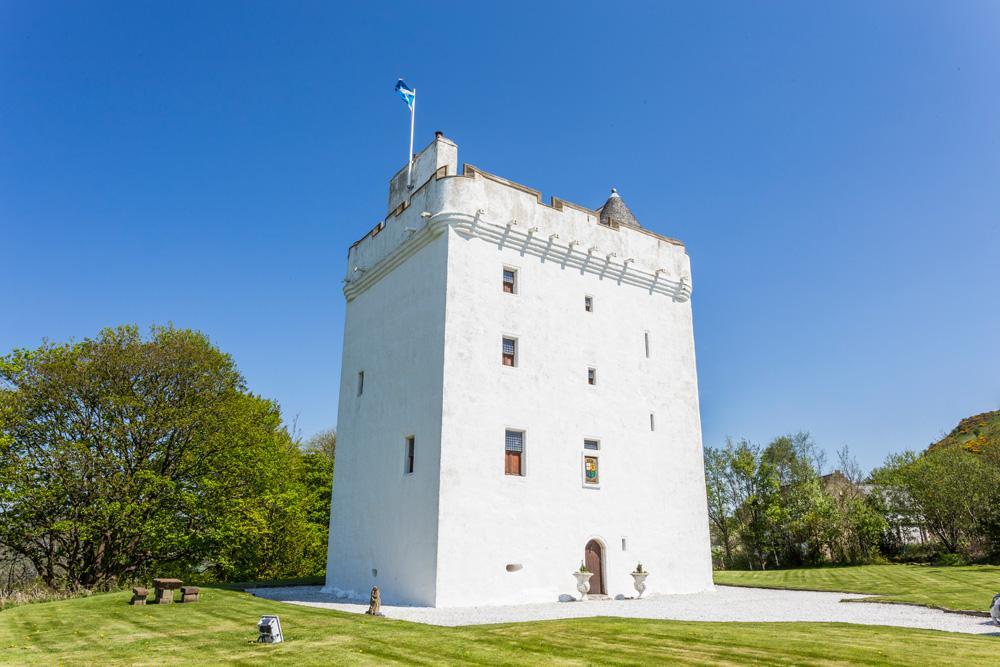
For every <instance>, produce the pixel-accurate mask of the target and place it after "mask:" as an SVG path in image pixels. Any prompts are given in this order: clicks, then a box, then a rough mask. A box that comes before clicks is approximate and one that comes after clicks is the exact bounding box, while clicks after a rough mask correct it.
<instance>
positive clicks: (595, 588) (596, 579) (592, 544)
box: [584, 540, 607, 595]
mask: <svg viewBox="0 0 1000 667" xmlns="http://www.w3.org/2000/svg"><path fill="white" fill-rule="evenodd" d="M584 561H585V562H586V563H587V569H588V570H590V571H591V572H593V574H592V575H591V576H590V594H591V595H597V594H600V595H606V594H607V591H605V590H604V548H603V547H601V543H600V542H598V541H597V540H591V541H589V542H587V548H586V549H585V550H584Z"/></svg>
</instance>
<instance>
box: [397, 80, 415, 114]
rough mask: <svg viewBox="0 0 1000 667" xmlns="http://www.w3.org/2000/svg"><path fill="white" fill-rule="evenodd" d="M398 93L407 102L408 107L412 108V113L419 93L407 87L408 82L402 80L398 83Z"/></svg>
mask: <svg viewBox="0 0 1000 667" xmlns="http://www.w3.org/2000/svg"><path fill="white" fill-rule="evenodd" d="M396 92H397V93H399V96H400V97H402V98H403V101H404V102H406V106H408V107H410V111H412V110H413V99H414V98H415V97H416V96H417V93H416V92H415V91H414V90H413V89H412V88H410V87H409V86H408V85H406V82H405V81H403V80H402V79H400V80H399V81H397V82H396Z"/></svg>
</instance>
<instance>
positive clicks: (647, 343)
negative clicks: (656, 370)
mask: <svg viewBox="0 0 1000 667" xmlns="http://www.w3.org/2000/svg"><path fill="white" fill-rule="evenodd" d="M645 335H646V358H647V359H649V332H648V331H647V332H646V334H645Z"/></svg>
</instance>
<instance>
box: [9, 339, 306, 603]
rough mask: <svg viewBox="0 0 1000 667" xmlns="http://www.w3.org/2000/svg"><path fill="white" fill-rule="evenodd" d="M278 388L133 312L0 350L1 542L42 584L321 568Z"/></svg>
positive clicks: (298, 461)
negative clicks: (137, 321)
mask: <svg viewBox="0 0 1000 667" xmlns="http://www.w3.org/2000/svg"><path fill="white" fill-rule="evenodd" d="M302 465H303V464H302V461H301V454H300V452H299V450H298V448H297V447H295V446H294V443H293V442H292V441H291V438H290V437H289V435H288V433H287V431H286V430H285V428H284V427H283V426H282V422H281V415H280V412H279V409H278V407H277V405H276V404H274V403H273V402H271V401H268V400H265V399H263V398H260V397H258V396H255V395H253V394H251V393H250V392H248V391H247V389H246V385H245V382H244V380H243V377H242V376H241V375H240V373H239V372H238V371H237V369H236V367H235V364H234V363H233V360H232V358H231V357H229V356H228V355H226V354H224V353H223V352H221V351H220V350H218V349H217V348H216V347H214V346H213V345H211V343H210V342H209V340H208V339H207V338H206V337H205V336H204V335H203V334H200V333H198V332H195V331H190V330H183V329H175V328H173V327H153V328H152V329H151V331H150V334H149V336H148V338H147V339H144V338H143V337H142V336H141V335H140V332H139V330H138V328H137V327H134V326H123V327H118V328H116V329H105V330H103V331H102V332H101V333H100V335H98V336H97V337H96V338H94V339H86V340H83V341H81V342H78V343H68V344H52V343H45V344H43V345H42V346H41V347H39V348H38V349H34V350H26V349H19V350H15V351H14V352H12V353H11V354H9V355H7V356H5V357H2V358H0V547H3V548H5V549H7V550H8V551H10V552H11V553H14V554H16V555H18V556H21V557H24V558H26V559H28V560H29V561H30V562H31V564H32V565H33V567H34V568H35V569H36V570H37V571H38V573H39V575H40V576H41V577H42V578H43V580H44V581H45V582H46V583H48V584H49V585H50V586H57V585H59V584H64V585H66V586H68V587H70V588H77V587H88V588H90V587H101V586H108V585H111V584H114V583H115V582H120V581H123V580H127V579H131V578H136V577H138V576H141V575H144V574H146V573H149V572H151V571H154V570H156V571H158V572H163V571H167V570H172V571H190V570H192V569H196V568H197V569H201V568H204V567H209V568H211V569H214V571H215V572H216V573H218V574H219V575H220V576H242V575H257V574H260V573H262V572H265V573H268V574H275V575H277V574H281V575H288V574H298V573H304V571H309V572H311V571H313V570H315V569H316V561H317V559H319V560H322V556H320V555H318V554H319V553H321V552H322V546H317V545H322V544H324V543H325V533H324V534H319V533H321V532H322V531H316V530H315V529H314V528H312V527H310V526H309V525H305V524H307V523H308V522H307V521H306V519H305V513H306V510H307V505H308V503H307V502H306V500H305V499H304V496H305V495H306V494H305V493H304V484H303V483H302V482H301V478H302V475H301V468H302Z"/></svg>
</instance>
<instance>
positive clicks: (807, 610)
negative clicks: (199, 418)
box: [247, 586, 1000, 636]
mask: <svg viewBox="0 0 1000 667" xmlns="http://www.w3.org/2000/svg"><path fill="white" fill-rule="evenodd" d="M247 592H248V593H251V594H253V595H256V596H257V597H260V598H266V599H269V600H276V601H280V602H288V603H291V604H300V605H305V606H309V607H323V608H325V609H336V610H338V611H347V612H354V613H358V614H360V613H364V611H365V610H366V609H368V605H367V604H361V603H355V602H345V601H344V600H338V599H336V598H334V597H332V596H331V595H328V594H325V593H323V592H322V591H321V590H320V587H319V586H292V587H288V588H251V589H248V590H247ZM865 597H867V596H864V595H857V594H855V593H815V592H811V591H789V590H776V589H766V588H735V587H731V586H717V587H716V590H715V592H712V593H694V594H689V595H662V596H653V597H649V598H645V599H641V600H588V601H585V602H548V603H543V604H529V605H514V606H497V607H450V608H434V607H394V606H388V605H382V612H383V613H384V614H385V615H386V616H387V617H389V618H397V619H401V620H406V621H415V622H417V623H428V624H430V625H448V626H456V625H479V624H484V623H510V622H518V621H541V620H549V619H558V618H580V617H586V616H622V617H627V618H659V619H670V620H675V621H748V622H780V621H813V622H836V623H859V624H862V625H896V626H900V627H904V628H925V629H928V630H945V631H947V632H965V633H970V634H995V635H998V636H1000V627H998V626H996V625H993V624H992V623H991V622H990V619H989V618H984V617H980V616H970V615H967V614H954V613H948V612H943V611H938V610H936V609H928V608H926V607H918V606H915V605H905V604H884V603H876V602H841V600H861V599H864V598H865Z"/></svg>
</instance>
